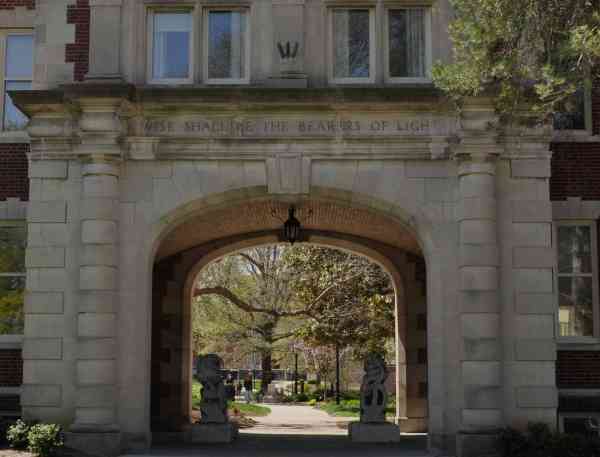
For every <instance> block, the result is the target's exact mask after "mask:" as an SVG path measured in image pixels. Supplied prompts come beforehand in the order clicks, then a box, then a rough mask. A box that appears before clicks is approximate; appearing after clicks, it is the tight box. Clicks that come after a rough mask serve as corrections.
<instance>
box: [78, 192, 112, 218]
mask: <svg viewBox="0 0 600 457" xmlns="http://www.w3.org/2000/svg"><path fill="white" fill-rule="evenodd" d="M118 216H119V206H118V202H116V201H115V200H112V199H108V198H84V199H83V200H82V202H81V219H82V220H88V219H98V220H106V221H114V220H117V218H118Z"/></svg>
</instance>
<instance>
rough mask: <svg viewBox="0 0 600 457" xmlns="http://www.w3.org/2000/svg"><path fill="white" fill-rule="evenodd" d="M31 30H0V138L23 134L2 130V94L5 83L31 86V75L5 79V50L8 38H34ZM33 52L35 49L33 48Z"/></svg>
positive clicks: (3, 104)
mask: <svg viewBox="0 0 600 457" xmlns="http://www.w3.org/2000/svg"><path fill="white" fill-rule="evenodd" d="M33 32H34V31H33V29H3V30H0V66H1V70H0V71H1V74H0V90H2V103H0V132H1V133H2V136H24V135H25V133H24V131H23V130H5V129H4V114H5V110H6V106H5V98H4V94H5V91H6V83H7V82H13V81H14V82H23V81H25V82H31V83H32V84H33V74H32V75H31V78H7V77H6V64H7V62H6V49H7V41H8V37H9V36H11V35H12V36H14V35H27V36H32V37H33V36H34V33H33ZM34 52H35V48H34ZM31 57H32V59H35V56H31Z"/></svg>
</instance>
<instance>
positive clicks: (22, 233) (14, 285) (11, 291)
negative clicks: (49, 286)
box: [0, 225, 26, 334]
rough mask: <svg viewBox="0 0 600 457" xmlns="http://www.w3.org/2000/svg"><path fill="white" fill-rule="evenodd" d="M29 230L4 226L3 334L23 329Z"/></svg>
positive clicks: (0, 239) (0, 262)
mask: <svg viewBox="0 0 600 457" xmlns="http://www.w3.org/2000/svg"><path fill="white" fill-rule="evenodd" d="M25 243H26V230H25V227H23V226H22V225H18V226H0V334H20V333H23V298H24V291H25Z"/></svg>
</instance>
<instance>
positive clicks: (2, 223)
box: [0, 220, 29, 344]
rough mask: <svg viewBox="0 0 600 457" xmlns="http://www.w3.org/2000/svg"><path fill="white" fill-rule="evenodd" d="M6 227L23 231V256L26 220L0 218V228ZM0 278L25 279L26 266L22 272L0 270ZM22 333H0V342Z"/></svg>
mask: <svg viewBox="0 0 600 457" xmlns="http://www.w3.org/2000/svg"><path fill="white" fill-rule="evenodd" d="M7 228H8V229H11V228H16V229H23V230H24V231H25V252H24V253H23V254H24V256H25V255H26V250H27V244H28V241H29V236H28V226H27V221H21V220H16V221H11V220H0V230H1V229H7ZM23 261H24V262H25V259H23ZM0 278H23V279H25V281H26V280H27V267H26V266H25V271H23V272H6V273H2V272H0ZM24 292H25V293H27V285H25V289H24ZM23 307H25V302H23ZM23 317H25V310H24V309H23ZM23 324H25V322H23ZM23 335H24V332H23V333H4V334H0V344H1V343H2V342H4V341H12V340H11V338H14V337H23Z"/></svg>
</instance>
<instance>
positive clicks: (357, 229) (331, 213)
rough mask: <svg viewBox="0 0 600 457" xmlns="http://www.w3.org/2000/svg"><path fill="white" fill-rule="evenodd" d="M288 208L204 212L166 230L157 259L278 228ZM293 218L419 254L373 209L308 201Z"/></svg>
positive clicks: (262, 204) (263, 205) (253, 205)
mask: <svg viewBox="0 0 600 457" xmlns="http://www.w3.org/2000/svg"><path fill="white" fill-rule="evenodd" d="M288 208H289V205H288V204H287V203H284V202H281V201H274V200H267V201H256V202H250V203H245V204H240V205H235V206H230V207H228V208H224V209H218V210H214V211H209V212H204V213H202V214H199V215H198V216H196V217H193V218H191V219H189V220H187V221H186V222H184V223H182V224H180V225H179V226H177V227H176V228H175V229H174V230H172V231H171V232H170V233H168V234H167V235H166V237H165V238H164V239H163V241H162V243H161V245H160V247H159V250H158V253H157V259H162V258H165V257H168V256H171V255H173V254H176V253H178V252H181V251H185V250H188V249H190V248H193V247H195V246H199V245H202V244H205V243H208V242H211V241H215V240H219V239H222V238H228V237H232V236H237V235H243V234H246V233H248V234H250V233H257V232H267V231H274V230H279V229H280V228H281V227H282V225H283V221H285V220H286V219H287V211H288ZM273 214H275V215H276V216H274V215H273ZM296 217H297V218H298V219H299V220H300V222H301V224H302V227H304V228H305V229H308V230H315V231H323V232H336V233H341V234H347V235H353V236H357V237H361V238H364V239H369V240H373V241H378V242H380V243H384V244H387V245H389V246H393V247H396V248H399V249H402V250H405V251H408V252H412V253H414V254H419V255H420V254H421V250H420V248H419V245H418V243H417V240H416V239H415V238H414V236H413V235H412V234H411V233H410V232H409V231H408V230H407V229H406V228H404V227H403V226H402V225H400V224H399V223H398V222H396V221H395V220H393V219H392V218H390V217H387V216H385V215H383V214H381V213H378V212H375V211H371V210H366V209H362V208H356V207H353V206H350V205H348V206H345V205H341V204H338V203H332V202H327V201H318V200H310V201H305V202H303V203H301V204H300V205H299V206H298V210H297V213H296Z"/></svg>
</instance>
